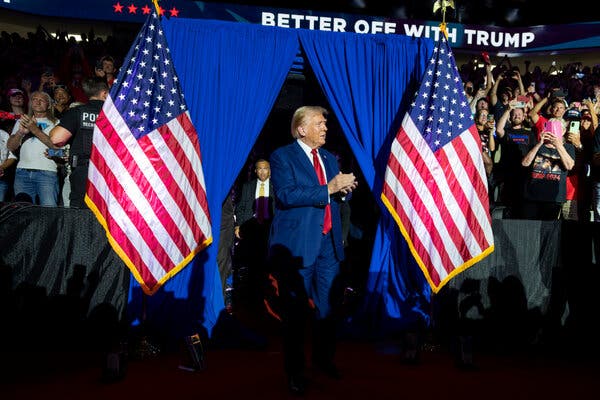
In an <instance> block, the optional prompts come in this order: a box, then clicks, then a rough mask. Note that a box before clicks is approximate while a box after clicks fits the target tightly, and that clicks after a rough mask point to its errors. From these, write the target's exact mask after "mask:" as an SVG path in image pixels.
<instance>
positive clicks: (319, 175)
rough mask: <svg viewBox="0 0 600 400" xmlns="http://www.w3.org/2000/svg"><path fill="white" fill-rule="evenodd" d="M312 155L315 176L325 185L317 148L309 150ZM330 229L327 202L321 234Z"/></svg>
mask: <svg viewBox="0 0 600 400" xmlns="http://www.w3.org/2000/svg"><path fill="white" fill-rule="evenodd" d="M311 153H312V156H313V166H314V167H315V172H316V173H317V178H319V183H320V184H321V185H326V184H327V182H325V174H324V173H323V168H321V162H320V161H319V156H318V154H317V149H312V151H311ZM330 230H331V206H330V205H329V204H327V205H326V206H325V219H324V220H323V234H326V233H327V232H329V231H330Z"/></svg>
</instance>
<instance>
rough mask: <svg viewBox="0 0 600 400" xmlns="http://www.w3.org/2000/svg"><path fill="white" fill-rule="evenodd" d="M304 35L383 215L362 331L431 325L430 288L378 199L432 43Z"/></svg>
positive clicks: (378, 37) (401, 38)
mask: <svg viewBox="0 0 600 400" xmlns="http://www.w3.org/2000/svg"><path fill="white" fill-rule="evenodd" d="M299 36H300V41H301V43H302V46H303V49H304V51H305V53H306V57H307V59H308V61H309V63H310V65H311V67H312V68H313V71H314V72H315V75H316V77H317V80H318V81H319V83H320V85H321V87H322V89H323V91H324V93H325V95H326V96H327V99H328V100H329V102H330V104H331V107H332V109H333V111H334V112H335V114H336V117H337V118H338V120H339V122H340V125H341V127H342V129H343V131H344V133H345V135H346V138H347V140H348V143H349V145H350V147H351V149H352V152H353V153H354V156H355V157H356V160H357V162H358V164H359V165H360V168H361V170H362V173H363V175H364V177H365V179H366V180H367V183H368V185H369V188H370V189H371V191H372V193H373V195H374V197H375V199H376V202H377V203H378V204H379V205H380V207H381V210H382V217H381V221H380V222H379V225H378V227H377V231H376V237H375V243H374V247H373V252H372V257H371V264H370V267H369V275H368V276H369V278H368V282H367V288H366V289H367V297H366V299H365V304H364V308H363V313H362V314H363V315H359V316H358V317H359V321H360V324H361V325H362V326H364V327H374V328H375V330H376V331H379V332H383V331H386V330H388V329H395V328H396V327H400V326H402V325H406V324H411V323H413V322H415V321H419V320H422V321H424V322H426V321H427V318H428V315H429V312H428V308H427V303H428V302H429V295H430V290H429V286H428V285H427V282H426V280H425V279H424V278H423V277H422V274H421V273H420V271H419V270H418V266H417V264H416V262H414V260H413V258H412V256H411V255H410V253H409V251H408V247H407V245H406V242H405V240H404V239H403V238H402V235H401V234H400V232H399V230H398V227H397V226H396V223H395V222H394V221H393V220H392V219H391V218H390V217H389V213H388V211H387V210H386V209H385V207H383V205H382V203H381V202H380V200H379V194H380V193H381V181H382V179H383V176H384V174H385V167H386V165H387V159H388V155H389V151H390V144H391V140H392V139H393V138H394V137H395V134H396V132H397V130H398V129H399V127H400V123H401V118H403V116H404V114H405V111H406V109H407V102H408V101H411V100H412V98H413V94H414V91H415V90H416V87H415V86H414V85H415V84H416V83H418V82H419V81H420V79H421V76H422V75H423V73H424V71H425V67H426V65H425V64H426V63H427V61H428V60H429V57H430V55H431V53H432V50H433V43H432V41H430V40H429V39H418V38H412V37H408V36H397V35H360V34H344V35H340V34H337V33H331V32H318V31H299ZM363 318H369V319H372V321H364V320H363Z"/></svg>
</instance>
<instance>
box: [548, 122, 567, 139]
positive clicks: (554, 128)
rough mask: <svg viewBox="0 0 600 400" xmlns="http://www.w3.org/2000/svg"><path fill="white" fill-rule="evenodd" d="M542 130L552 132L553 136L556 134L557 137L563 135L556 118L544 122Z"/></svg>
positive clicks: (559, 137) (560, 137)
mask: <svg viewBox="0 0 600 400" xmlns="http://www.w3.org/2000/svg"><path fill="white" fill-rule="evenodd" d="M544 131H545V132H550V133H552V134H554V136H556V137H557V138H558V139H562V137H563V128H562V124H561V122H560V121H559V120H557V119H551V120H548V121H546V123H545V124H544Z"/></svg>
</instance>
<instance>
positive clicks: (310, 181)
mask: <svg viewBox="0 0 600 400" xmlns="http://www.w3.org/2000/svg"><path fill="white" fill-rule="evenodd" d="M326 116H327V110H326V109H324V108H322V107H318V106H304V107H300V108H299V109H297V110H296V111H295V112H294V116H293V117H292V126H291V132H292V136H293V137H294V138H295V139H296V140H295V141H294V142H292V143H291V144H289V145H286V146H284V147H281V148H279V149H277V150H276V151H275V152H273V154H272V155H271V170H272V173H271V179H272V183H273V189H274V192H275V193H274V194H275V216H274V219H273V222H272V224H271V234H270V238H269V249H270V258H271V262H272V265H273V268H274V270H275V273H276V276H277V279H278V284H279V295H280V298H281V303H282V316H281V317H282V323H283V326H282V328H283V351H284V368H285V372H286V374H287V376H288V385H289V389H290V391H291V392H292V393H294V394H302V393H304V391H305V387H306V379H305V376H304V362H305V357H304V330H305V323H306V320H307V318H308V315H309V312H312V313H314V321H313V325H312V326H313V346H312V363H313V366H314V367H316V368H317V369H319V370H320V371H322V372H324V373H325V374H326V375H327V376H329V377H332V378H337V379H339V378H340V374H339V371H338V370H337V368H336V366H335V364H334V363H333V356H334V353H335V336H336V334H335V323H334V321H333V318H332V298H333V293H332V288H333V287H334V281H335V279H336V278H337V276H338V273H339V263H340V261H341V260H343V258H344V248H343V244H342V226H341V219H340V209H339V205H338V202H340V201H344V198H345V195H346V194H348V193H350V192H351V191H352V190H353V189H354V188H356V185H357V182H356V178H355V177H354V174H351V173H350V174H343V173H341V172H340V171H339V167H338V163H337V159H336V157H335V156H334V155H333V154H331V153H329V152H328V151H326V150H323V149H321V146H323V145H324V144H325V139H326V135H327V124H326V123H327V119H326ZM309 299H310V302H309ZM310 303H312V304H313V305H314V307H313V310H310V309H309V304H310Z"/></svg>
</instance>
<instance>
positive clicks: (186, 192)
mask: <svg viewBox="0 0 600 400" xmlns="http://www.w3.org/2000/svg"><path fill="white" fill-rule="evenodd" d="M205 188H206V186H205V183H204V174H203V171H202V157H201V154H200V143H199V140H198V135H197V133H196V129H195V128H194V125H193V124H192V121H191V119H190V115H189V111H188V108H187V105H186V103H185V100H184V96H183V93H182V91H181V85H180V82H179V79H178V77H177V74H176V73H175V68H174V65H173V62H172V60H171V56H170V53H169V47H168V46H167V41H166V39H165V36H164V34H163V30H162V26H161V22H160V19H159V18H158V16H157V15H156V14H155V13H153V14H151V15H149V16H148V19H147V20H146V22H145V23H144V25H143V27H142V29H141V30H140V33H139V34H138V36H137V38H136V39H135V41H134V43H133V45H132V46H131V49H130V50H129V53H128V54H127V57H126V58H125V59H124V62H123V66H122V67H121V70H120V72H119V75H118V77H117V79H116V80H115V82H114V84H113V86H112V88H111V90H110V94H109V96H108V98H107V99H106V101H105V103H104V106H103V108H102V111H101V112H100V114H99V115H98V118H97V120H96V126H95V128H94V138H93V144H92V153H91V158H90V164H89V172H88V183H87V191H86V198H85V201H86V204H87V205H88V206H89V207H90V209H91V210H92V211H93V212H94V214H95V215H96V217H97V218H98V220H99V221H100V223H101V224H102V225H103V226H104V228H105V230H106V234H107V236H108V240H109V242H110V243H111V245H112V247H113V249H114V250H115V251H116V252H117V254H119V256H120V257H121V258H122V259H123V261H124V262H125V264H126V265H127V266H128V267H129V269H130V270H131V272H132V274H133V275H134V276H135V279H136V280H137V281H138V282H139V284H140V286H141V287H142V289H143V291H144V292H145V293H146V294H149V295H151V294H154V293H155V292H156V291H157V290H158V289H159V288H160V287H161V286H162V285H163V284H164V283H165V282H166V281H167V280H168V279H169V278H170V277H172V276H173V275H175V274H176V273H177V272H179V271H180V270H181V269H183V268H184V267H185V266H186V265H187V264H188V263H189V262H190V260H191V259H192V258H193V257H194V256H195V255H196V254H197V253H198V252H199V251H201V250H202V249H204V248H205V247H206V246H208V245H209V244H210V243H211V242H212V232H211V223H210V215H209V210H208V202H207V200H206V190H205Z"/></svg>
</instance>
